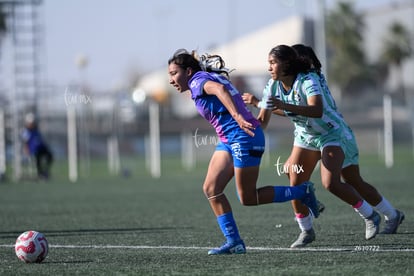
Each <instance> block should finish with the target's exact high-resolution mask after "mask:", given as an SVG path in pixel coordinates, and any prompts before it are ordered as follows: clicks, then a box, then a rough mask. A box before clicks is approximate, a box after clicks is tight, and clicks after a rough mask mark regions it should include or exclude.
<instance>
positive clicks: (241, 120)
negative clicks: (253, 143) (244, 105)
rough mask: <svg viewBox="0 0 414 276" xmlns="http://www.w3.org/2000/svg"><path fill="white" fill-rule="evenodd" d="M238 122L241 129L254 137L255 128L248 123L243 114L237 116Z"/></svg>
mask: <svg viewBox="0 0 414 276" xmlns="http://www.w3.org/2000/svg"><path fill="white" fill-rule="evenodd" d="M235 120H236V122H237V123H238V124H239V126H240V128H241V129H242V130H244V132H246V133H247V134H249V135H250V136H252V137H253V136H254V132H253V131H254V130H255V127H253V125H252V123H250V122H248V121H246V120H245V119H244V118H243V116H242V115H241V114H237V115H236V116H235Z"/></svg>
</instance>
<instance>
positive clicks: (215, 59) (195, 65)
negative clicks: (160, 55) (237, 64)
mask: <svg viewBox="0 0 414 276" xmlns="http://www.w3.org/2000/svg"><path fill="white" fill-rule="evenodd" d="M173 62H174V63H175V64H177V65H178V66H180V67H181V68H183V69H186V68H189V67H190V68H191V69H193V70H194V72H198V71H206V72H215V73H219V74H224V75H226V76H227V77H228V76H229V73H230V72H231V71H232V70H230V69H228V68H226V67H225V63H224V60H223V59H222V58H221V56H219V55H209V54H203V55H198V54H197V52H196V51H195V50H193V51H191V53H190V52H188V51H187V50H186V49H178V50H177V51H175V53H174V55H173V56H172V57H171V58H170V59H169V60H168V64H171V63H173Z"/></svg>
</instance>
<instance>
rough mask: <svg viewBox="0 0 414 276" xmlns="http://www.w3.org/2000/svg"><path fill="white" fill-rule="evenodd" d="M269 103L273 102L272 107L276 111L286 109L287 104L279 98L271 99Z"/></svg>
mask: <svg viewBox="0 0 414 276" xmlns="http://www.w3.org/2000/svg"><path fill="white" fill-rule="evenodd" d="M269 101H271V106H272V109H273V110H276V109H280V110H283V109H284V105H285V103H284V102H282V101H281V100H279V99H278V98H277V97H271V98H270V99H269Z"/></svg>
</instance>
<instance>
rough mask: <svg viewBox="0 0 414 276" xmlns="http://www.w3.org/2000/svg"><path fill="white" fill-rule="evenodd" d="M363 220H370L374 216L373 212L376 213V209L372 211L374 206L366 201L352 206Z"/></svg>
mask: <svg viewBox="0 0 414 276" xmlns="http://www.w3.org/2000/svg"><path fill="white" fill-rule="evenodd" d="M352 207H353V208H354V210H355V212H357V213H358V214H359V215H360V216H361V217H362V218H364V219H366V218H369V217H370V216H371V215H372V212H374V209H372V206H371V205H369V204H368V202H366V201H365V200H361V201H360V202H358V203H357V204H355V205H354V206H352Z"/></svg>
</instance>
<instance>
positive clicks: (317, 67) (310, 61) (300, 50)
mask: <svg viewBox="0 0 414 276" xmlns="http://www.w3.org/2000/svg"><path fill="white" fill-rule="evenodd" d="M292 48H293V49H294V50H295V51H296V53H297V54H298V58H299V60H301V62H302V63H303V64H305V65H306V66H307V67H308V68H309V69H308V70H309V71H315V72H317V73H320V72H321V70H322V64H321V62H320V61H319V59H318V57H317V56H316V54H315V52H314V51H313V49H312V47H310V46H306V45H303V44H295V45H293V46H292Z"/></svg>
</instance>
